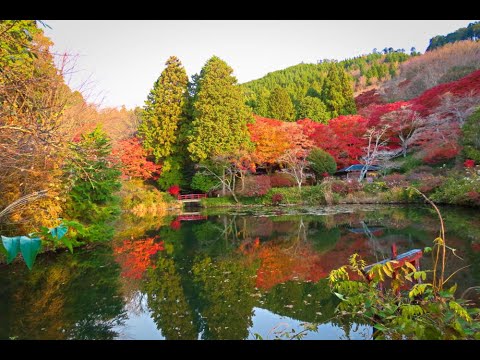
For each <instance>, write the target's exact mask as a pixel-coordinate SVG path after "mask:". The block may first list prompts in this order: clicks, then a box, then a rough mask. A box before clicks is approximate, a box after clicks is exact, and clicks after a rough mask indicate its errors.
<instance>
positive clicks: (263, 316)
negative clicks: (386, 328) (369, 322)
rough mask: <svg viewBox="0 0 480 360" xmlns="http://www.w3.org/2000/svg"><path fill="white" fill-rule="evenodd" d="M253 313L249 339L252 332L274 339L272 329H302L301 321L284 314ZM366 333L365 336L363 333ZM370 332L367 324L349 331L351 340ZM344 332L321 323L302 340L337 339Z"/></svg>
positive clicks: (259, 310) (266, 338)
mask: <svg viewBox="0 0 480 360" xmlns="http://www.w3.org/2000/svg"><path fill="white" fill-rule="evenodd" d="M254 311H255V315H254V316H253V326H252V328H250V336H249V339H254V338H255V336H254V334H255V333H257V334H259V335H260V336H261V337H262V338H263V339H264V340H271V339H275V334H274V333H273V331H272V329H274V328H277V329H279V330H280V329H283V330H286V331H289V332H291V330H292V329H295V334H297V333H298V332H300V331H302V330H304V327H303V326H302V325H301V324H302V323H303V322H302V321H298V320H295V319H292V318H289V317H286V316H279V315H277V314H274V313H272V312H271V311H269V310H265V309H261V308H257V307H255V308H254ZM365 334H366V335H367V336H366V337H365V336H364V335H365ZM371 334H372V328H371V327H369V326H358V328H357V326H355V325H354V326H352V330H351V331H350V337H349V338H350V339H351V340H365V339H368V338H370V336H371ZM292 335H293V333H292ZM345 338H346V337H345V332H344V331H343V330H342V329H340V328H339V327H338V326H335V325H332V324H330V323H326V324H321V325H319V326H318V328H317V331H308V332H306V335H305V336H304V337H303V338H302V339H303V340H338V339H345Z"/></svg>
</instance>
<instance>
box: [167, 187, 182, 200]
mask: <svg viewBox="0 0 480 360" xmlns="http://www.w3.org/2000/svg"><path fill="white" fill-rule="evenodd" d="M168 193H169V194H170V195H172V196H174V197H177V196H178V194H180V186H178V185H172V186H170V187H169V188H168Z"/></svg>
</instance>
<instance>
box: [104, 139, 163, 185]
mask: <svg viewBox="0 0 480 360" xmlns="http://www.w3.org/2000/svg"><path fill="white" fill-rule="evenodd" d="M113 154H114V156H117V157H118V158H119V159H120V162H121V171H122V177H123V178H124V179H130V178H139V179H143V180H147V179H150V178H151V179H153V180H156V179H158V177H159V175H160V169H161V166H160V165H157V164H155V163H154V162H152V161H149V160H147V155H148V153H147V152H146V150H145V149H144V148H143V147H142V145H141V143H140V140H139V139H138V138H136V137H132V138H129V139H126V140H122V141H119V142H118V144H117V146H116V147H115V149H114V152H113Z"/></svg>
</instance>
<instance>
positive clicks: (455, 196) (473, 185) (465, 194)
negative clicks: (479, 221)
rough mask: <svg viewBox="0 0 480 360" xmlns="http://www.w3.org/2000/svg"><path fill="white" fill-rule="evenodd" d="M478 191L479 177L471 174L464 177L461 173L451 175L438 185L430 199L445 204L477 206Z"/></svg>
mask: <svg viewBox="0 0 480 360" xmlns="http://www.w3.org/2000/svg"><path fill="white" fill-rule="evenodd" d="M479 189H480V176H478V175H477V174H476V173H472V174H471V176H465V175H464V174H463V173H452V174H451V175H450V176H449V177H448V178H447V179H446V181H445V182H444V183H443V184H442V185H440V186H439V187H438V188H437V189H436V190H435V192H434V193H433V194H432V196H431V198H432V200H434V201H438V202H441V203H446V204H454V205H469V206H478V205H480V204H479V203H478V197H477V194H478V190H479Z"/></svg>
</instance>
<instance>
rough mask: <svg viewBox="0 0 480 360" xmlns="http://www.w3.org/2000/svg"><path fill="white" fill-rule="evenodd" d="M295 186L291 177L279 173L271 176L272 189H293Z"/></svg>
mask: <svg viewBox="0 0 480 360" xmlns="http://www.w3.org/2000/svg"><path fill="white" fill-rule="evenodd" d="M294 185H295V181H294V180H293V178H292V176H291V175H288V174H285V173H280V172H277V173H275V174H272V175H270V186H271V187H272V188H282V187H291V186H294Z"/></svg>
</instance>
